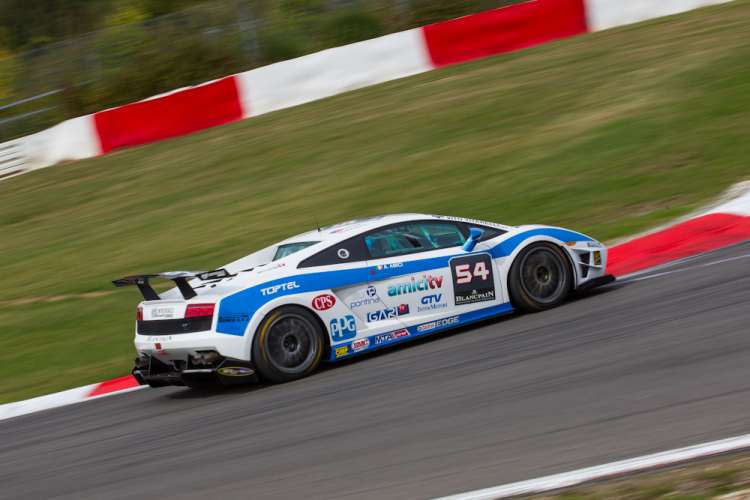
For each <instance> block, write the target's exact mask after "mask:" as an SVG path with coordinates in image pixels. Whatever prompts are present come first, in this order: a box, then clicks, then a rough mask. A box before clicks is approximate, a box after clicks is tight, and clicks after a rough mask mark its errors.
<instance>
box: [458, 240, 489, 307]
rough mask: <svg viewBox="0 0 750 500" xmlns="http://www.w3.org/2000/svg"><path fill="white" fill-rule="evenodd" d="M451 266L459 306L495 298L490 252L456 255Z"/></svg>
mask: <svg viewBox="0 0 750 500" xmlns="http://www.w3.org/2000/svg"><path fill="white" fill-rule="evenodd" d="M450 268H451V273H452V274H453V296H454V298H455V301H456V305H457V306H461V305H464V304H476V303H477V302H484V301H487V300H495V298H496V297H495V275H494V273H493V270H492V256H491V255H490V254H488V253H477V254H473V255H466V256H465V257H454V258H452V259H451V260H450Z"/></svg>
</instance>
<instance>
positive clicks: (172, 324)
mask: <svg viewBox="0 0 750 500" xmlns="http://www.w3.org/2000/svg"><path fill="white" fill-rule="evenodd" d="M606 265H607V250H606V248H605V247H604V245H602V244H601V243H599V242H597V241H595V240H593V239H591V238H589V237H588V236H584V235H582V234H580V233H576V232H574V231H569V230H566V229H561V228H555V227H549V226H520V227H511V226H504V225H501V224H495V223H492V222H483V221H478V220H472V219H463V218H460V217H446V216H438V215H420V214H404V215H389V216H383V217H373V218H369V219H360V220H354V221H350V222H345V223H342V224H337V225H335V226H330V227H326V228H324V229H318V230H315V231H311V232H309V233H305V234H302V235H300V236H296V237H294V238H290V239H288V240H285V241H282V242H281V243H279V244H277V245H273V246H270V247H268V248H264V249H263V250H260V251H258V252H255V253H253V254H251V255H248V256H247V257H245V258H243V259H240V260H238V261H235V262H232V263H231V264H228V265H226V266H224V267H223V268H221V269H218V270H216V271H210V272H171V273H161V274H149V275H139V276H129V277H127V278H123V279H121V280H117V281H114V282H113V283H114V284H115V285H116V286H129V285H133V286H138V288H139V289H140V291H141V293H142V294H143V296H144V299H145V300H144V301H143V302H141V303H140V304H139V306H138V318H137V321H136V334H135V346H136V349H137V350H138V353H139V357H138V359H136V365H135V368H134V369H133V375H134V376H135V378H136V379H137V380H138V381H139V382H140V383H141V384H148V385H150V386H152V387H157V386H165V385H187V386H191V387H195V386H200V385H205V384H209V383H217V382H219V383H222V384H235V383H242V382H250V381H256V380H258V376H260V378H262V379H265V380H267V381H270V382H287V381H291V380H295V379H299V378H301V377H304V376H306V375H308V374H310V373H311V372H312V371H313V370H315V368H316V367H317V366H318V364H319V363H320V362H321V361H323V360H329V361H337V360H340V359H345V358H348V357H350V356H353V355H355V354H361V353H366V352H370V351H372V350H373V349H378V348H380V347H385V346H389V345H392V344H396V343H399V342H404V341H407V340H409V339H413V338H417V337H421V336H423V335H428V334H431V333H435V332H439V331H442V330H445V329H447V328H452V327H456V326H459V325H465V324H467V323H471V322H474V321H479V320H482V319H485V318H490V317H494V316H498V315H501V314H506V313H510V312H512V311H514V310H520V311H524V312H535V311H542V310H545V309H549V308H552V307H555V306H557V305H560V304H561V303H562V302H563V301H564V300H565V298H566V296H567V295H568V293H569V292H570V291H571V290H579V291H580V290H585V289H591V288H594V287H597V286H600V285H603V284H605V283H609V282H611V281H614V279H615V278H614V277H613V276H611V275H607V274H606V273H605V269H606ZM154 278H166V279H170V280H173V281H174V282H175V284H176V285H177V287H176V288H174V289H171V290H169V291H167V292H165V293H162V294H161V295H159V294H157V293H156V292H155V291H154V289H153V288H152V287H151V285H150V284H149V280H151V279H154ZM188 280H190V281H188Z"/></svg>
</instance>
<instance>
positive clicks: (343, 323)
mask: <svg viewBox="0 0 750 500" xmlns="http://www.w3.org/2000/svg"><path fill="white" fill-rule="evenodd" d="M330 326H331V339H332V340H333V341H334V342H341V341H342V340H349V339H353V338H354V337H356V336H357V323H356V322H355V321H354V316H351V315H349V316H345V317H343V318H335V319H332V320H331V325H330Z"/></svg>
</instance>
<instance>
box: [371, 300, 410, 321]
mask: <svg viewBox="0 0 750 500" xmlns="http://www.w3.org/2000/svg"><path fill="white" fill-rule="evenodd" d="M404 314H409V304H401V305H400V306H398V307H389V308H388V309H382V310H380V311H373V312H370V313H367V321H368V323H372V322H373V321H383V320H386V319H395V318H397V317H399V316H403V315H404Z"/></svg>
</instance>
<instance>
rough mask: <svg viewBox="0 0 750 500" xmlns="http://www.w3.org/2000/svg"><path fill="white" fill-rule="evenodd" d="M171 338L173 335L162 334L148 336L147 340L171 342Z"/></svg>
mask: <svg viewBox="0 0 750 500" xmlns="http://www.w3.org/2000/svg"><path fill="white" fill-rule="evenodd" d="M170 340H172V336H171V335H167V336H164V335H161V336H158V337H147V338H146V342H169V341H170Z"/></svg>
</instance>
